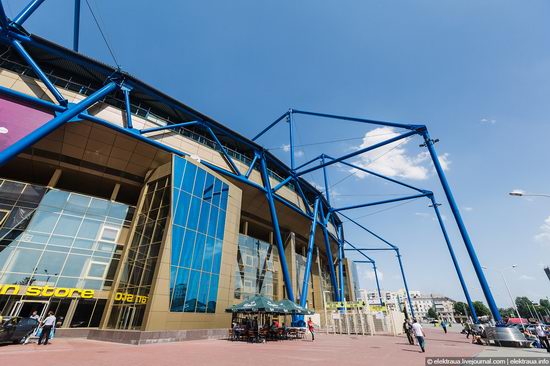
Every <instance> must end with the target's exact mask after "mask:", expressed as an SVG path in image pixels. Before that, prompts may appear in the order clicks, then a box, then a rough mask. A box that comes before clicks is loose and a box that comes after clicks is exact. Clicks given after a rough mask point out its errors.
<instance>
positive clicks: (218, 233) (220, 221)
mask: <svg viewBox="0 0 550 366" xmlns="http://www.w3.org/2000/svg"><path fill="white" fill-rule="evenodd" d="M224 229H225V211H221V210H220V212H219V216H218V226H217V228H216V237H217V238H218V239H223V232H224Z"/></svg>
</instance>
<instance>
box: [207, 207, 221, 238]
mask: <svg viewBox="0 0 550 366" xmlns="http://www.w3.org/2000/svg"><path fill="white" fill-rule="evenodd" d="M218 210H219V209H218V208H217V207H216V206H212V208H211V209H210V219H209V220H208V235H210V236H216V224H217V222H218Z"/></svg>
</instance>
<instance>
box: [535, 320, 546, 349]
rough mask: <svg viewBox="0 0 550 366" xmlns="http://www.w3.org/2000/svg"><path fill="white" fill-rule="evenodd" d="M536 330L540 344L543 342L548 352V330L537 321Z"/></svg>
mask: <svg viewBox="0 0 550 366" xmlns="http://www.w3.org/2000/svg"><path fill="white" fill-rule="evenodd" d="M535 331H536V332H537V337H539V341H540V344H542V346H543V347H544V348H546V352H550V344H548V335H546V332H545V331H544V329H543V328H542V325H541V324H540V322H537V326H536V327H535Z"/></svg>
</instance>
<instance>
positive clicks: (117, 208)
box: [108, 202, 128, 220]
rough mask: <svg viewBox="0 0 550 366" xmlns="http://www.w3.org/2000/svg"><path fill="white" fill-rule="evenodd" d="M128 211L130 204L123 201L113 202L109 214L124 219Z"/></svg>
mask: <svg viewBox="0 0 550 366" xmlns="http://www.w3.org/2000/svg"><path fill="white" fill-rule="evenodd" d="M126 212H128V206H127V205H125V204H123V203H118V202H111V207H110V208H109V213H108V215H109V216H110V217H114V218H115V219H119V220H124V218H125V217H126Z"/></svg>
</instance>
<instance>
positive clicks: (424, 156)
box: [351, 127, 451, 180]
mask: <svg viewBox="0 0 550 366" xmlns="http://www.w3.org/2000/svg"><path fill="white" fill-rule="evenodd" d="M398 135H399V133H398V132H396V131H395V129H393V128H391V127H379V128H375V129H374V130H371V131H369V132H367V133H366V134H365V137H364V138H363V143H362V144H361V145H360V146H358V147H357V150H359V149H363V148H366V147H368V146H372V145H374V144H377V143H379V142H382V141H386V140H388V139H390V138H393V137H395V136H398ZM408 142H409V141H407V140H399V141H396V142H393V143H391V144H388V145H385V146H382V147H380V148H378V149H375V150H372V151H368V152H366V153H363V154H361V155H360V156H359V160H357V161H355V162H354V163H355V164H356V165H358V166H360V167H363V168H366V169H369V170H373V171H375V172H377V173H380V174H383V175H386V176H388V177H400V178H408V179H414V180H424V179H428V177H429V176H430V174H431V173H432V171H433V167H432V164H431V161H430V155H429V153H428V152H427V151H423V152H420V153H418V154H416V155H409V154H407V152H406V151H405V146H406V145H407V144H408ZM439 162H440V164H441V167H442V168H443V170H449V165H450V164H451V161H450V160H449V154H447V153H444V154H442V155H440V156H439ZM351 171H352V172H355V173H356V175H357V177H359V178H364V177H365V176H366V175H367V174H365V173H363V172H361V171H357V170H356V169H352V170H351Z"/></svg>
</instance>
